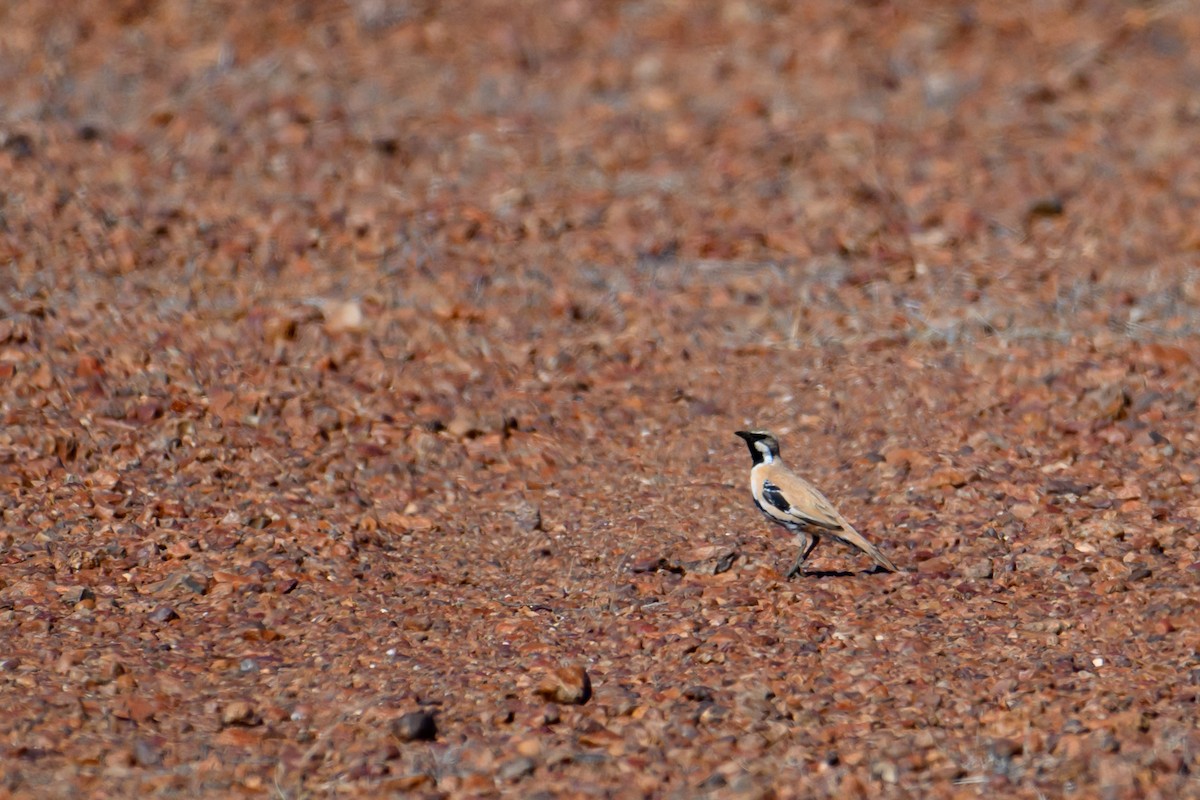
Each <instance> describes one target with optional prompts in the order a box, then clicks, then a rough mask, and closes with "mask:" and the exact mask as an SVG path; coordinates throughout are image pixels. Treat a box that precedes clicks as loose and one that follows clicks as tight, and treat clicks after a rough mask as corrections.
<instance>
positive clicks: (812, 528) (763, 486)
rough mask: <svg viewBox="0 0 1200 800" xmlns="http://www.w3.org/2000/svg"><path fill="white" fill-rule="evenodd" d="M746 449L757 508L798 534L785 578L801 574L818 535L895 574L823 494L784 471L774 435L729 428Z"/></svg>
mask: <svg viewBox="0 0 1200 800" xmlns="http://www.w3.org/2000/svg"><path fill="white" fill-rule="evenodd" d="M735 434H736V435H737V436H740V437H741V438H742V439H743V440H745V442H746V446H747V447H749V448H750V457H751V458H752V459H753V460H754V464H753V466H751V467H750V492H751V494H753V495H754V504H755V505H756V506H758V510H759V511H761V512H762V513H763V515H764V516H765V517H766V518H767V519H769V520H771V521H772V522H774V523H776V524H778V525H782V526H783V527H785V528H787V529H788V530H789V531H791V532H792V533H795V534H796V535H797V536H799V537H800V553H799V555H797V556H796V561H795V563H794V564H792V568H791V569H789V570H788V572H787V576H786V579H787V580H791V579H792V578H794V577H795V576H797V575H801V574H803V573H804V562H805V560H807V559H808V556H809V554H810V553H812V551H813V549H814V548H816V546H817V545H818V544H820V542H821V537H822V536H828V537H830V538H831V539H836V540H838V541H839V542H841V543H843V544H847V545H850V546H851V547H857V548H858V549H859V550H862V551H863V552H864V553H866V554H867V555H869V556H870V557H871V558H873V559H875V561H876V562H877V563H878V564H879V565H880V566H881V567H883V568H884V569H886V570H888V571H889V572H899V571H900V568H899V567H897V566H896V565H895V564H894V563H893V562H892V560H891V559H890V558H888V557H887V556H885V555H884V554H883V553H882V552H880V550H879V548H878V547H876V546H875V545H873V544H871V543H870V542H868V541H867V540H866V539H865V538H863V535H862V534H861V533H859V532H858V531H856V530H854V527H853V526H852V525H851V524H850V523H849V522H847V521H846V518H845V517H843V516H842V515H841V514H840V513H838V510H837V509H836V508H834V505H833V503H831V502H829V498H827V497H826V496H825V495H823V494H821V492H820V490H818V489H817V487H815V486H813V485H812V484H811V483H809V482H808V481H806V480H804V478H801V477H800V476H799V475H797V474H796V473H794V472H792V471H791V470H790V469H788V467H787V465H786V464H784V463H783V459H782V458H780V457H779V439H777V438H775V435H774V434H773V433H771V432H770V431H761V430H754V431H735Z"/></svg>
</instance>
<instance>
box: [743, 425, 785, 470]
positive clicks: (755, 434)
mask: <svg viewBox="0 0 1200 800" xmlns="http://www.w3.org/2000/svg"><path fill="white" fill-rule="evenodd" d="M734 433H735V434H736V435H738V436H740V437H742V438H743V439H745V440H746V446H747V447H749V448H750V457H751V458H752V459H754V463H755V464H762V463H763V462H766V463H768V464H770V463H771V462H772V461H774V460H775V459H777V458H779V440H778V439H776V438H775V434H773V433H771V432H770V431H734Z"/></svg>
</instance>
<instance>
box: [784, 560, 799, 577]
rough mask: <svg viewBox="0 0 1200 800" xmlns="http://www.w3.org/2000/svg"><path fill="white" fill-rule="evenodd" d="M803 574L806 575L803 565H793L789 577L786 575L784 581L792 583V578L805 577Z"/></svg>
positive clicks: (788, 572) (788, 573)
mask: <svg viewBox="0 0 1200 800" xmlns="http://www.w3.org/2000/svg"><path fill="white" fill-rule="evenodd" d="M803 574H804V566H803V565H802V564H800V563H799V562H797V563H795V564H792V568H791V569H789V570H788V571H787V575H784V576H783V579H784V580H785V581H790V580H791V579H792V578H794V577H796V576H797V575H803Z"/></svg>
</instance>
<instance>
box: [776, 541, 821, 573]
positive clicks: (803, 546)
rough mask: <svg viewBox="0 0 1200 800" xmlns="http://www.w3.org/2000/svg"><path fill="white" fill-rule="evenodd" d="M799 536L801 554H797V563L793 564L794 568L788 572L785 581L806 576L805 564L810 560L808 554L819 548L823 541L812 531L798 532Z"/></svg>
mask: <svg viewBox="0 0 1200 800" xmlns="http://www.w3.org/2000/svg"><path fill="white" fill-rule="evenodd" d="M797 535H798V536H799V537H800V552H799V553H797V554H796V561H795V563H794V564H792V568H791V569H789V570H788V571H787V575H786V576H784V579H785V580H789V581H790V580H791V579H792V578H794V577H796V576H797V575H803V574H804V562H805V561H806V560H807V559H808V554H809V553H811V552H812V551H813V548H815V547H816V546H817V543H818V542H819V541H821V537H819V536H817V535H816V534H815V533H812V532H811V531H803V530H802V531H798V532H797Z"/></svg>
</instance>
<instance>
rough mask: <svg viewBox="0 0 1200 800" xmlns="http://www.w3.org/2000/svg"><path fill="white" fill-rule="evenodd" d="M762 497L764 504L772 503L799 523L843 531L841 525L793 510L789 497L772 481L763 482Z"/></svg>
mask: <svg viewBox="0 0 1200 800" xmlns="http://www.w3.org/2000/svg"><path fill="white" fill-rule="evenodd" d="M762 496H763V501H764V502H766V503H770V504H771V505H772V506H774V507H775V508H777V509H779V510H780V511H782V512H783V513H784V514H787V515H788V516H790V517H792V518H793V519H795V520H796V521H797V522H801V523H804V524H806V525H811V526H813V527H814V528H822V529H823V530H827V531H840V530H841V529H842V526H841V525H836V524H834V523H831V522H826V521H824V520H820V519H813V518H812V517H811V516H809V515H808V514H805V513H804V512H803V511H800V510H799V509H796V508H793V507H792V504H791V503H790V502H788V499H787V497H785V496H784V494H783V490H782V489H780V488H779V487H778V486H776V485H775V484H773V483H771V482H770V481H763V487H762Z"/></svg>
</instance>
